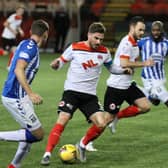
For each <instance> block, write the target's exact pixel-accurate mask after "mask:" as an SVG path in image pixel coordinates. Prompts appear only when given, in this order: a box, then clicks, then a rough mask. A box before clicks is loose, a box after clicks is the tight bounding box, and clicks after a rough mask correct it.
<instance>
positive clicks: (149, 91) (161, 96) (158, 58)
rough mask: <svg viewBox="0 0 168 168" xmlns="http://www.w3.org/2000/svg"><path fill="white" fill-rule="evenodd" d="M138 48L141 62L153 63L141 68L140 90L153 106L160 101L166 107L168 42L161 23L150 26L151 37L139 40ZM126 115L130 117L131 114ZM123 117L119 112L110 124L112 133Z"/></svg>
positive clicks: (167, 95) (167, 98) (156, 22)
mask: <svg viewBox="0 0 168 168" xmlns="http://www.w3.org/2000/svg"><path fill="white" fill-rule="evenodd" d="M138 46H139V48H140V51H141V58H142V61H146V60H147V59H150V58H152V59H153V60H154V62H155V64H154V65H153V66H148V67H143V68H142V73H141V77H142V82H143V86H144V88H141V87H140V88H141V89H142V91H143V92H144V93H145V95H146V96H147V97H148V99H149V100H150V101H151V102H152V103H153V104H154V105H158V104H159V103H160V101H161V102H163V103H164V104H165V105H166V106H167V107H168V91H167V89H166V87H165V82H166V77H165V72H164V61H165V58H166V56H167V55H168V40H167V39H166V38H165V37H164V28H163V23H162V22H161V21H154V22H153V23H152V26H151V35H150V36H147V37H145V38H142V39H141V40H139V41H138ZM127 113H129V112H127ZM125 115H126V114H125ZM127 115H130V116H131V114H127ZM123 117H124V112H122V111H121V112H119V113H118V114H117V117H116V118H115V120H114V122H112V123H111V124H110V127H111V131H112V133H114V132H115V130H116V129H115V127H116V124H117V122H118V119H120V118H123Z"/></svg>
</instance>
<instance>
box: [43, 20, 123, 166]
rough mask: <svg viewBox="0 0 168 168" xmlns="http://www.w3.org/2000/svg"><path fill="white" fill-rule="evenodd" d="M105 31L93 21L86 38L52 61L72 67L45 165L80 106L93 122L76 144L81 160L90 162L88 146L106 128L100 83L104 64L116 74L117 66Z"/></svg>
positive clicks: (57, 65) (68, 74)
mask: <svg viewBox="0 0 168 168" xmlns="http://www.w3.org/2000/svg"><path fill="white" fill-rule="evenodd" d="M104 33H105V27H104V25H103V24H102V23H100V22H94V23H92V24H91V25H90V26H89V30H88V39H87V40H86V41H80V42H74V43H72V44H71V45H70V46H69V47H68V48H67V49H66V50H65V51H64V52H63V54H62V55H61V56H60V57H59V58H57V59H55V60H53V61H52V63H51V67H52V68H53V69H55V70H57V69H60V68H61V67H62V66H63V65H64V64H65V63H67V62H70V67H69V69H68V73H67V79H66V80H65V84H64V92H63V95H62V100H61V101H60V103H59V106H58V119H57V121H56V123H55V125H54V126H53V128H52V130H51V132H50V134H49V137H48V142H47V145H46V149H45V153H44V155H43V157H42V160H41V164H42V165H49V164H50V158H51V153H52V151H53V149H54V147H55V146H56V145H57V144H58V142H59V140H60V137H61V135H62V133H63V131H64V129H65V126H66V125H67V124H68V121H69V120H70V119H71V118H72V117H73V113H74V112H75V111H76V110H77V109H80V111H81V112H82V113H83V114H84V115H85V117H86V119H87V120H89V121H91V122H92V123H93V124H92V126H91V127H90V128H89V129H88V131H87V133H86V135H85V136H84V137H83V138H82V139H81V141H80V143H79V144H77V145H76V146H77V149H78V154H79V155H78V157H79V159H80V161H81V162H85V161H86V156H85V146H86V145H87V144H88V143H89V141H91V140H94V139H96V138H98V137H99V136H100V135H101V133H102V132H103V131H104V129H105V126H106V125H105V120H104V113H103V110H102V108H101V106H100V104H99V103H98V97H97V96H96V86H97V82H98V79H99V75H100V72H101V67H102V65H103V64H104V65H105V66H106V67H107V69H108V70H109V71H110V72H113V73H115V72H114V71H116V68H114V71H113V67H112V58H111V54H110V52H109V50H108V49H107V48H106V47H104V46H103V45H102V41H103V39H104ZM124 71H125V70H124V69H123V68H119V69H118V70H117V71H116V73H119V72H121V73H123V72H124Z"/></svg>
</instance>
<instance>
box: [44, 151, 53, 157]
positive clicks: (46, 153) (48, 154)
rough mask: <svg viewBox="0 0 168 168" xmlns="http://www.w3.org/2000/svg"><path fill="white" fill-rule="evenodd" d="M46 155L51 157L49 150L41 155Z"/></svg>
mask: <svg viewBox="0 0 168 168" xmlns="http://www.w3.org/2000/svg"><path fill="white" fill-rule="evenodd" d="M46 156H49V157H51V152H45V153H44V155H43V157H46Z"/></svg>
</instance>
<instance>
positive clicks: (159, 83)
mask: <svg viewBox="0 0 168 168" xmlns="http://www.w3.org/2000/svg"><path fill="white" fill-rule="evenodd" d="M142 82H143V85H144V89H145V92H147V94H148V95H150V96H152V97H154V98H157V99H159V100H161V101H162V102H163V103H165V102H166V101H168V91H167V89H166V87H165V82H166V81H165V80H154V79H144V78H142ZM145 94H146V93H145Z"/></svg>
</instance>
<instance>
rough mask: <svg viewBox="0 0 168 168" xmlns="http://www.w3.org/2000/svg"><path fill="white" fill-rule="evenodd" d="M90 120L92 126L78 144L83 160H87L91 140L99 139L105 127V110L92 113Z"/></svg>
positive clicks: (81, 159)
mask: <svg viewBox="0 0 168 168" xmlns="http://www.w3.org/2000/svg"><path fill="white" fill-rule="evenodd" d="M90 120H91V121H92V123H93V124H92V126H91V127H90V128H89V129H88V130H87V132H86V134H85V136H84V137H83V138H82V139H81V140H80V143H79V144H77V148H78V150H79V153H80V156H79V159H80V161H81V162H85V161H86V156H85V150H86V146H87V144H88V143H89V142H91V141H94V140H95V139H97V138H98V137H99V136H100V135H101V134H102V133H103V131H104V129H105V126H106V125H105V120H104V115H103V112H96V113H94V114H92V115H91V117H90Z"/></svg>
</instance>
